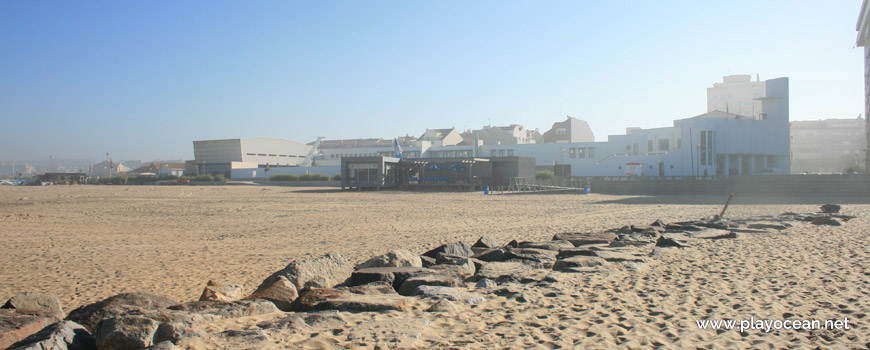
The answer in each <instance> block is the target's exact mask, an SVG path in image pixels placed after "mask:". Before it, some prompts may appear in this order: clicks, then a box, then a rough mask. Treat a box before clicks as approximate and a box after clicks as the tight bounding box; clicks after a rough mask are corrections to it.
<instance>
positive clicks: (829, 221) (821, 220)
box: [810, 216, 843, 226]
mask: <svg viewBox="0 0 870 350" xmlns="http://www.w3.org/2000/svg"><path fill="white" fill-rule="evenodd" d="M810 222H811V223H812V224H813V225H828V226H842V225H843V223H842V222H841V221H840V220H837V219H835V218H832V217H830V216H813V217H812V220H811V221H810Z"/></svg>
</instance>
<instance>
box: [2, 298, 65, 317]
mask: <svg viewBox="0 0 870 350" xmlns="http://www.w3.org/2000/svg"><path fill="white" fill-rule="evenodd" d="M3 308H4V309H19V310H39V311H48V312H54V313H56V314H57V315H58V317H60V318H63V308H62V307H61V305H60V299H58V298H57V297H56V296H54V295H48V294H42V293H35V292H24V293H18V294H15V295H14V296H13V297H12V298H9V300H7V301H6V304H5V305H3Z"/></svg>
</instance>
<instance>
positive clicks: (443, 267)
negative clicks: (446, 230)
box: [430, 255, 477, 281]
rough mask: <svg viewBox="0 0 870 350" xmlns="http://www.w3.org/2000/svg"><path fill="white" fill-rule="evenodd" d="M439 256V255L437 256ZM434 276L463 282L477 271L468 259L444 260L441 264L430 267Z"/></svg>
mask: <svg viewBox="0 0 870 350" xmlns="http://www.w3.org/2000/svg"><path fill="white" fill-rule="evenodd" d="M439 256H440V255H439ZM430 269H431V270H432V271H434V273H435V274H438V275H444V276H450V277H455V278H456V279H459V280H463V281H464V280H465V279H467V278H469V277H471V276H474V273H475V272H476V271H477V267H476V265H475V264H474V261H472V260H471V259H470V258H452V259H449V260H448V259H445V260H444V261H443V262H442V263H441V264H438V265H435V266H432V267H430Z"/></svg>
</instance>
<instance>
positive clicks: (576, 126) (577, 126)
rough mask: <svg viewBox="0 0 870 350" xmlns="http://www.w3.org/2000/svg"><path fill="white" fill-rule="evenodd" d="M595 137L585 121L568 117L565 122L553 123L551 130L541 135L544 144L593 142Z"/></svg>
mask: <svg viewBox="0 0 870 350" xmlns="http://www.w3.org/2000/svg"><path fill="white" fill-rule="evenodd" d="M593 141H595V135H594V134H593V133H592V128H590V127H589V123H587V122H586V121H584V120H580V119H577V118H574V117H572V116H567V119H565V121H563V122H556V123H553V127H552V128H550V130H547V131H546V132H544V134H543V135H541V142H543V143H566V142H568V143H570V142H593Z"/></svg>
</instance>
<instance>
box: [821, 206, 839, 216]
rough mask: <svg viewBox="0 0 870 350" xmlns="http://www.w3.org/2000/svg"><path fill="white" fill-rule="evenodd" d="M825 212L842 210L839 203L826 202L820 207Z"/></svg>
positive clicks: (832, 212)
mask: <svg viewBox="0 0 870 350" xmlns="http://www.w3.org/2000/svg"><path fill="white" fill-rule="evenodd" d="M819 209H820V210H821V211H822V212H823V213H829V214H836V213H839V212H840V206H839V205H837V204H825V205H822V206H821V207H819Z"/></svg>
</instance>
